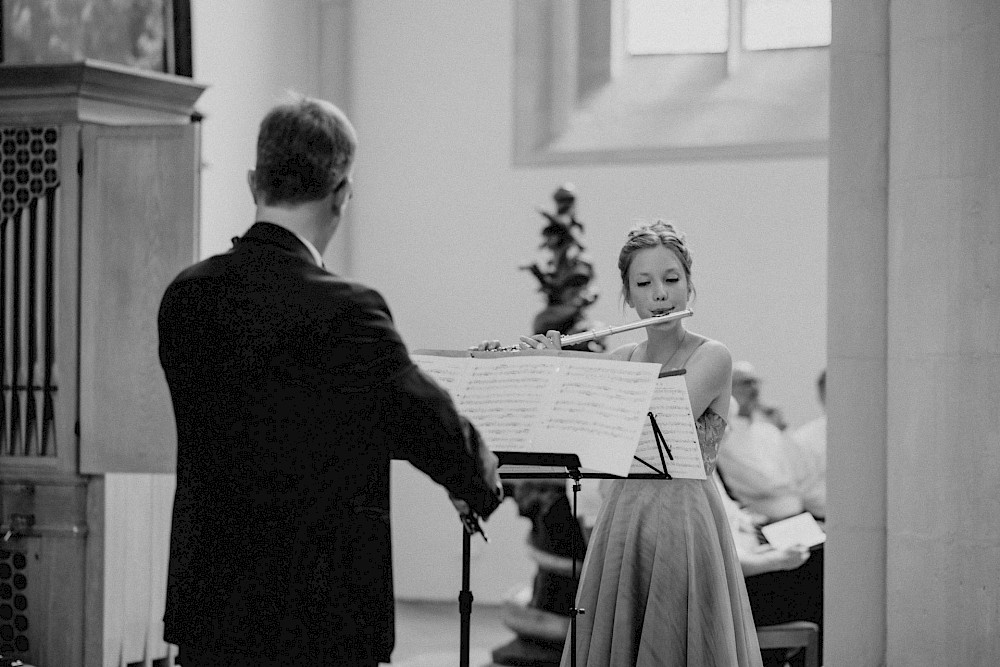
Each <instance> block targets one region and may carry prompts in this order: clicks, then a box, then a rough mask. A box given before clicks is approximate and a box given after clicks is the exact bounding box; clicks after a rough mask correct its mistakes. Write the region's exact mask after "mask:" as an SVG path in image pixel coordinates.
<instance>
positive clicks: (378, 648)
mask: <svg viewBox="0 0 1000 667" xmlns="http://www.w3.org/2000/svg"><path fill="white" fill-rule="evenodd" d="M356 145H357V141H356V137H355V133H354V129H353V127H352V126H351V124H350V122H349V121H348V119H347V117H346V116H345V115H344V114H343V113H342V112H341V111H340V110H339V109H337V108H336V107H335V106H333V105H332V104H330V103H328V102H324V101H320V100H310V99H302V100H298V101H296V102H293V103H289V104H285V105H281V106H278V107H276V108H275V109H273V110H272V111H271V112H269V113H268V115H267V116H266V117H265V118H264V120H263V121H262V123H261V127H260V134H259V136H258V142H257V166H256V170H254V171H251V172H250V174H249V181H250V187H251V190H252V192H253V196H254V201H255V203H256V204H257V214H256V222H255V223H254V224H253V226H252V227H251V228H250V229H249V231H247V233H246V234H245V235H244V236H243V237H242V238H238V239H234V247H233V248H232V249H231V250H230V251H228V252H226V253H224V254H221V255H216V256H215V257H211V258H209V259H207V260H204V261H202V262H200V263H198V264H195V265H194V266H192V267H190V268H188V269H186V270H185V271H183V272H182V273H181V274H180V275H179V276H177V278H176V279H175V280H174V281H173V283H172V284H171V285H170V286H169V287H168V288H167V291H166V294H165V295H164V297H163V301H162V303H161V305H160V313H159V334H160V361H161V364H162V366H163V369H164V372H165V374H166V378H167V383H168V385H169V387H170V394H171V399H172V402H173V406H174V413H175V417H176V422H177V492H176V496H175V499H174V508H173V526H172V534H171V541H170V565H169V573H168V582H167V603H166V613H165V618H164V621H165V633H164V637H165V639H166V640H167V641H168V642H171V643H175V644H178V645H179V646H180V652H181V653H180V662H181V664H182V665H183V667H202V666H204V665H211V666H212V667H222V666H224V665H239V666H240V667H244V666H249V665H253V666H254V667H258V666H264V665H279V664H280V665H283V666H285V665H310V666H313V665H317V666H318V665H352V666H361V667H369V666H373V665H376V664H377V663H379V662H388V661H389V656H390V653H391V651H392V648H393V642H394V618H393V616H394V614H393V612H394V607H393V602H394V601H393V588H392V570H391V565H392V556H391V551H390V546H391V545H390V526H389V466H390V460H391V459H392V458H400V459H406V460H408V461H410V462H412V463H413V464H414V465H416V466H417V467H418V468H420V469H421V470H423V471H424V472H426V473H427V474H428V475H429V476H430V477H431V478H432V479H434V480H435V481H436V482H438V483H439V484H441V485H443V486H444V487H445V488H446V489H447V490H448V491H449V493H450V494H452V498H453V501H454V502H455V504H456V507H458V508H460V509H463V508H471V509H472V510H474V511H475V512H476V513H478V514H479V515H480V516H481V517H487V516H489V514H490V513H491V512H492V511H493V510H494V509H495V508H496V507H497V505H498V504H499V502H500V499H501V496H502V493H501V491H500V482H499V478H498V476H497V472H496V457H495V456H494V455H493V454H492V453H491V452H490V451H489V449H488V448H487V447H486V446H485V445H484V443H483V442H482V441H481V440H480V439H479V436H478V434H477V432H476V429H475V427H474V426H473V425H472V424H470V423H469V422H468V421H467V420H466V419H464V418H463V417H462V416H461V415H459V414H458V413H457V412H456V410H455V407H454V404H453V403H452V401H451V399H450V398H449V396H448V395H447V393H446V392H445V391H444V390H443V389H441V388H440V387H439V386H438V385H437V384H435V383H434V382H433V381H432V380H431V379H429V378H428V377H427V376H426V375H424V374H423V373H421V372H420V370H418V369H417V368H416V367H415V366H414V364H413V363H412V361H411V360H410V358H409V355H408V353H407V349H406V347H405V345H404V344H403V341H402V340H401V339H400V337H399V334H398V333H397V332H396V330H395V328H394V326H393V322H392V318H391V316H390V314H389V310H388V307H387V306H386V303H385V301H384V300H383V298H382V297H381V295H380V294H378V293H377V292H375V291H374V290H372V289H369V288H367V287H364V286H362V285H359V284H356V283H352V282H349V281H347V280H344V279H343V278H340V277H338V276H335V275H333V274H331V273H329V272H327V271H326V270H325V269H324V268H323V266H322V259H321V253H322V252H323V250H324V248H325V247H326V245H327V243H328V242H329V240H330V238H331V236H332V235H333V233H334V231H335V230H336V228H337V225H338V223H339V222H340V220H341V216H342V214H343V212H344V207H345V206H346V204H347V202H348V200H349V198H350V194H351V169H352V163H353V159H354V152H355V147H356Z"/></svg>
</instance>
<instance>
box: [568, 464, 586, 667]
mask: <svg viewBox="0 0 1000 667" xmlns="http://www.w3.org/2000/svg"><path fill="white" fill-rule="evenodd" d="M567 470H568V471H569V476H570V477H571V478H572V479H573V521H575V522H576V525H577V526H579V525H580V518H579V517H578V516H577V513H576V494H577V493H578V492H579V491H580V469H579V468H567ZM574 528H575V526H574ZM572 532H573V583H574V584H575V585H574V588H575V589H576V591H577V593H579V589H580V580H579V578H578V577H577V574H576V557H577V554H579V553H580V545H579V542H578V538H577V534H576V533H577V531H576V530H573V531H572ZM577 593H574V594H573V595H574V597H575V596H576V595H577ZM584 613H586V610H585V609H581V608H579V607H577V606H576V602H575V601H574V603H573V606H572V608H570V610H569V642H570V643H569V657H570V662H569V664H570V666H571V667H576V617H577V616H579V615H580V614H584Z"/></svg>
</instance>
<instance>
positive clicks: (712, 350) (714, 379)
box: [684, 339, 733, 419]
mask: <svg viewBox="0 0 1000 667" xmlns="http://www.w3.org/2000/svg"><path fill="white" fill-rule="evenodd" d="M684 368H685V370H686V372H685V375H684V381H685V383H686V384H687V390H688V397H689V398H690V400H691V413H692V414H693V415H694V417H695V418H696V419H697V418H698V417H700V416H701V414H702V413H703V412H705V410H707V409H708V408H709V407H711V408H712V410H713V411H714V412H715V413H716V414H718V415H719V416H721V417H723V418H724V419H728V415H729V397H730V395H731V393H732V386H733V358H732V356H731V355H730V354H729V349H728V348H727V347H726V346H725V345H723V344H722V343H720V342H719V341H717V340H712V339H708V340H706V341H705V342H704V343H702V344H701V345H700V346H699V347H698V349H697V350H695V352H694V354H693V355H691V358H690V359H689V360H688V362H687V364H686V365H685V367H684Z"/></svg>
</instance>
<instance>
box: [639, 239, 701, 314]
mask: <svg viewBox="0 0 1000 667" xmlns="http://www.w3.org/2000/svg"><path fill="white" fill-rule="evenodd" d="M688 292H689V289H688V280H687V275H686V274H685V273H684V265H683V264H681V260H680V259H679V258H678V257H677V255H675V254H674V251H673V250H670V249H669V248H667V247H666V246H664V245H658V246H654V247H652V248H643V249H642V250H637V251H636V252H635V254H634V255H633V256H632V264H631V265H630V266H629V269H628V299H627V300H626V302H627V303H628V305H630V306H632V307H633V308H635V312H636V314H637V315H638V316H639V317H640V318H641V319H644V318H647V317H653V316H656V315H665V314H666V313H671V312H675V311H678V310H685V309H686V308H687V302H688Z"/></svg>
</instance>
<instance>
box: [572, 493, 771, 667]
mask: <svg viewBox="0 0 1000 667" xmlns="http://www.w3.org/2000/svg"><path fill="white" fill-rule="evenodd" d="M577 607H578V608H582V609H583V610H584V613H583V614H581V615H579V616H578V617H577V655H576V667H759V666H760V664H761V658H760V649H759V647H758V644H757V633H756V630H755V629H754V622H753V615H752V613H751V611H750V603H749V601H748V600H747V592H746V585H745V583H744V580H743V573H742V571H741V570H740V564H739V559H738V558H737V556H736V550H735V548H734V546H733V540H732V535H731V533H730V528H729V523H728V521H727V519H726V512H725V508H724V507H723V505H722V501H721V499H720V498H719V495H718V491H717V490H716V488H715V485H714V483H713V482H712V480H711V479H708V480H706V481H700V480H687V479H677V480H614V481H612V482H611V483H610V484H607V490H606V492H605V500H604V503H603V504H602V507H601V511H600V514H599V515H598V519H597V523H596V525H595V526H594V531H593V533H592V534H591V538H590V543H589V545H588V547H587V556H586V558H585V560H584V565H583V571H582V575H581V579H580V585H579V589H578V591H577ZM570 642H571V636H570V637H567V640H566V645H565V647H564V650H563V656H562V663H561V665H562V667H570V666H571V664H572V663H571V660H570Z"/></svg>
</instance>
